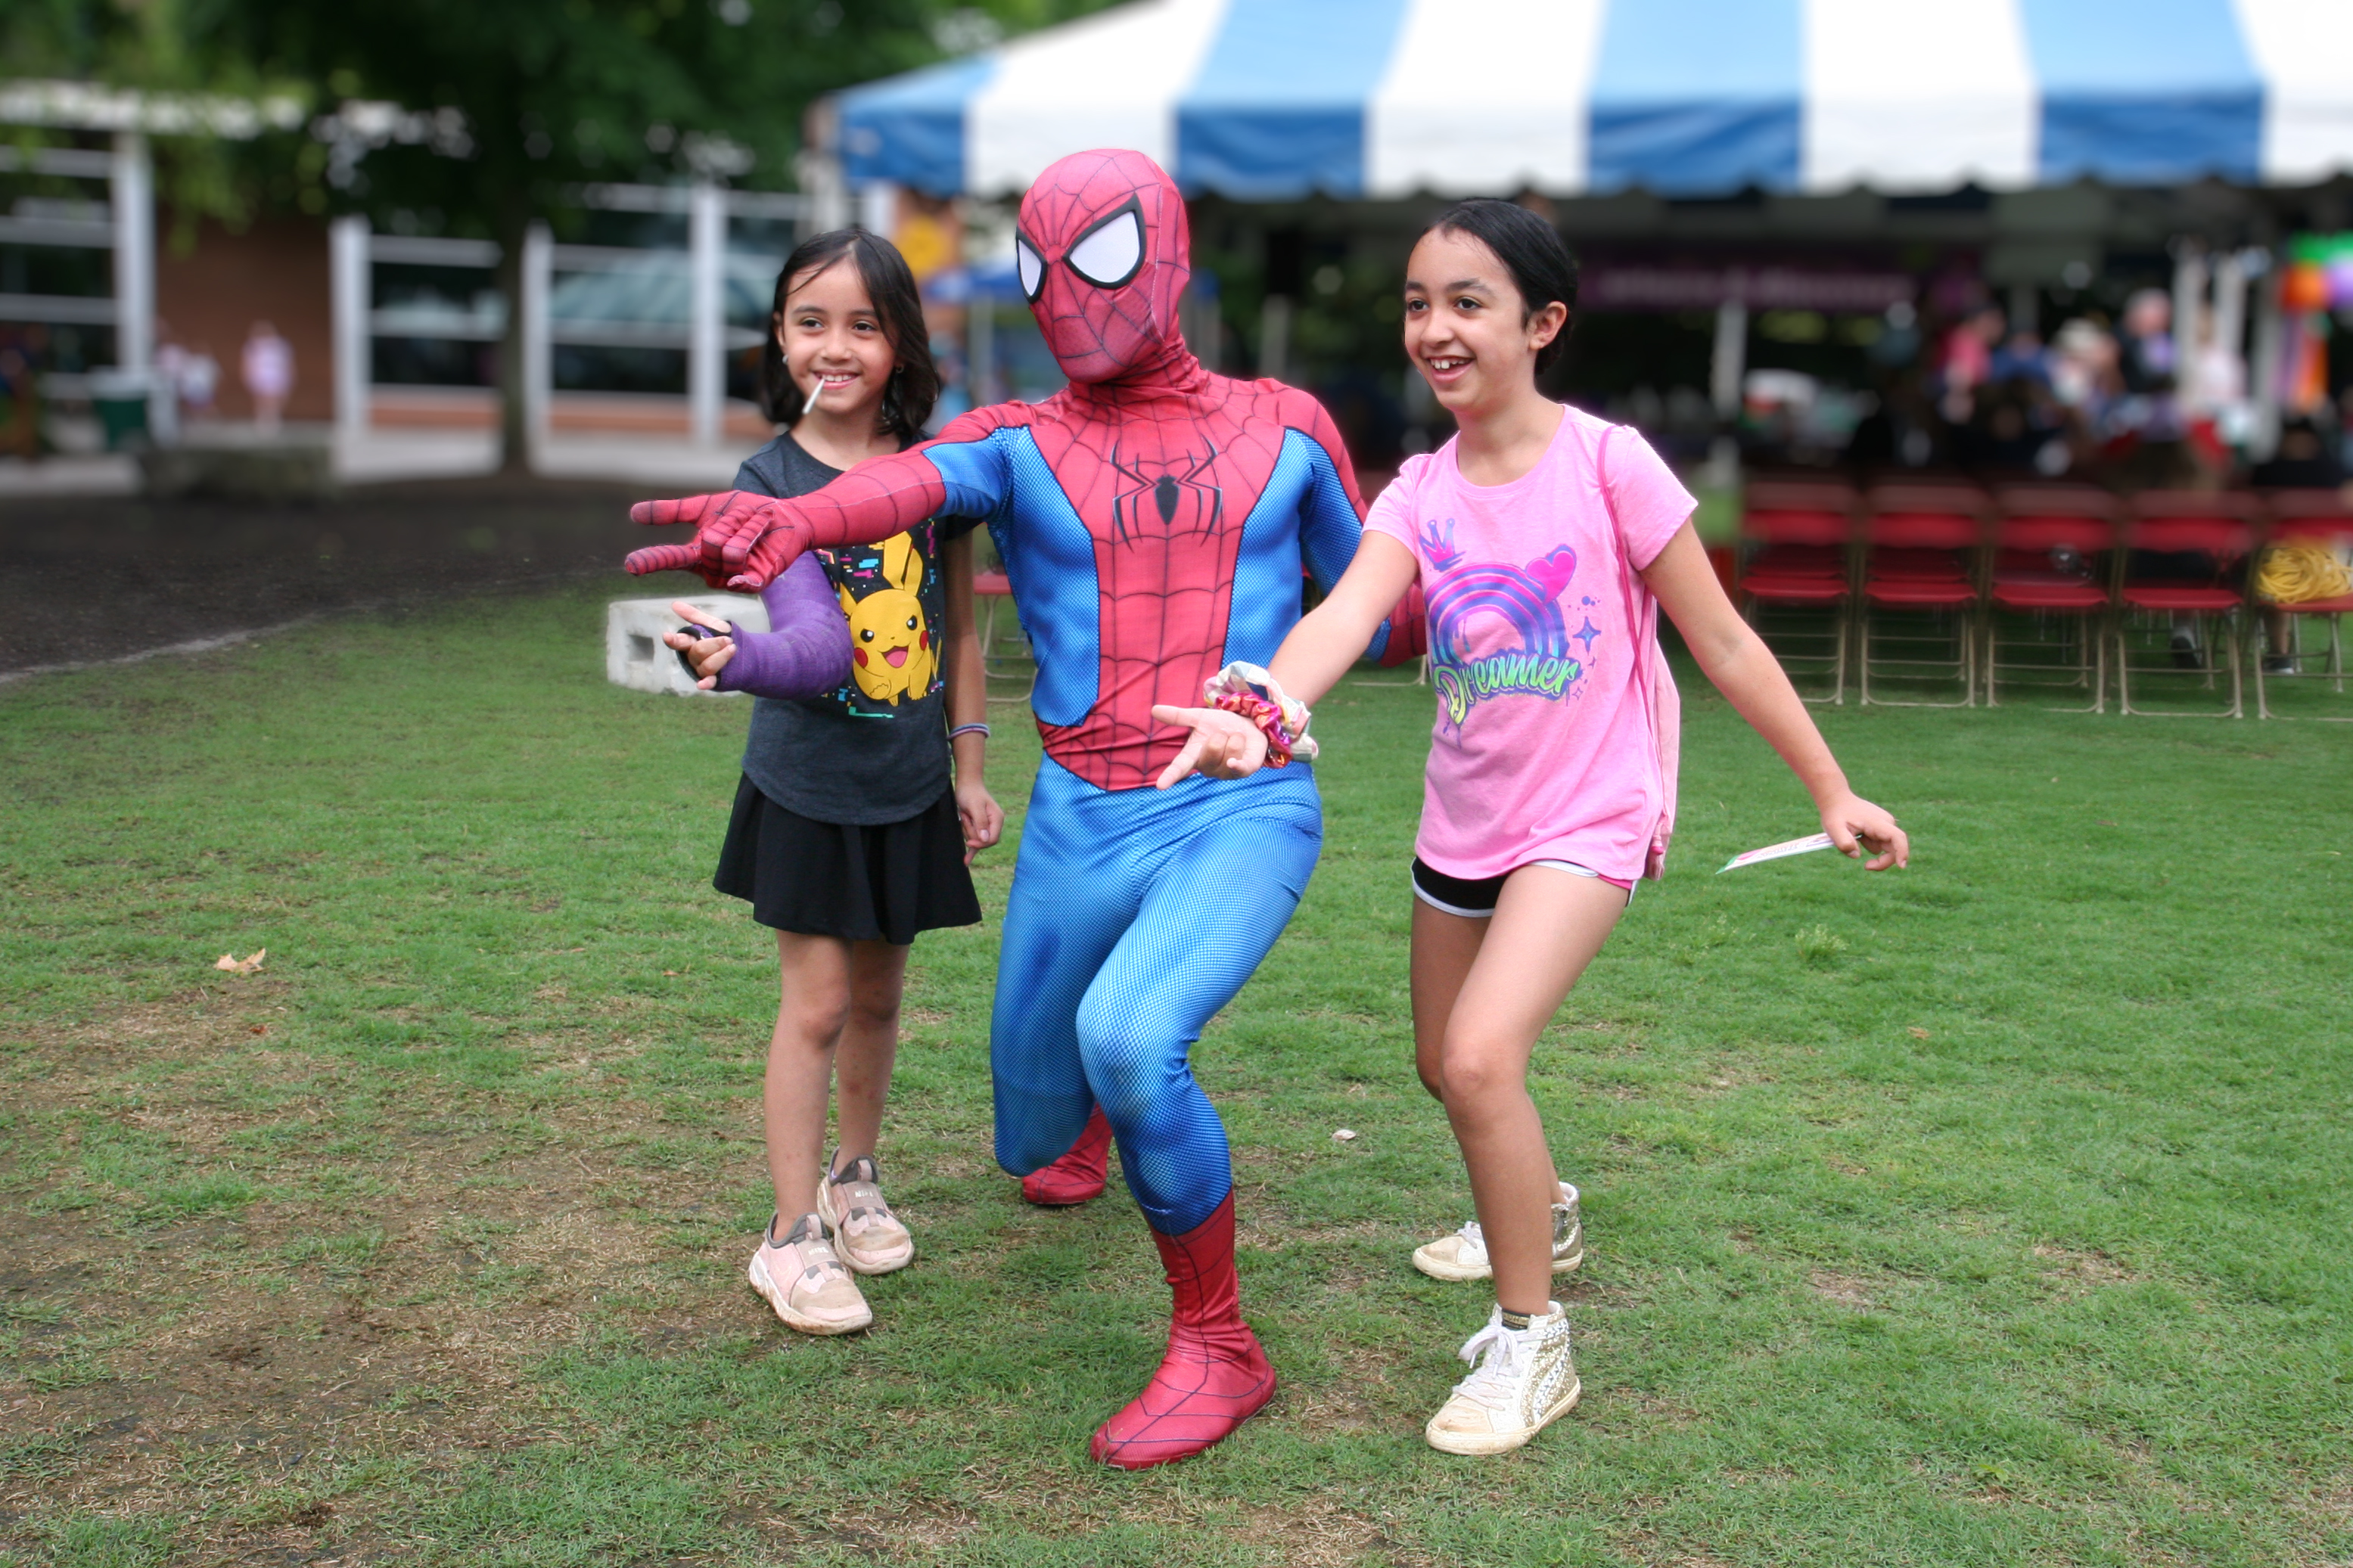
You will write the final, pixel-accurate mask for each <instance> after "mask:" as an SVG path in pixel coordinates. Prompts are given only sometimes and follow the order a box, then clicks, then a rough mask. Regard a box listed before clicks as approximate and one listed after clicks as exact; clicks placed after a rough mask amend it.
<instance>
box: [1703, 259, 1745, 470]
mask: <svg viewBox="0 0 2353 1568" xmlns="http://www.w3.org/2000/svg"><path fill="white" fill-rule="evenodd" d="M1747 369H1748V303H1747V301H1746V300H1725V302H1724V303H1723V304H1721V305H1718V306H1717V307H1716V308H1715V353H1712V354H1711V355H1710V356H1709V363H1708V376H1707V391H1708V401H1709V402H1710V403H1712V404H1714V405H1715V416H1716V420H1717V422H1718V424H1719V426H1721V428H1720V429H1719V431H1718V433H1717V435H1716V437H1715V440H1714V441H1712V442H1710V443H1708V450H1707V482H1708V483H1709V484H1711V485H1714V486H1717V487H1719V488H1723V489H1729V488H1730V487H1731V486H1733V485H1735V484H1737V483H1738V482H1739V479H1740V446H1739V443H1738V442H1737V441H1736V439H1735V438H1734V437H1733V435H1732V426H1733V422H1734V421H1735V420H1736V419H1738V418H1739V417H1740V380H1741V377H1742V376H1743V375H1744V374H1746V371H1747Z"/></svg>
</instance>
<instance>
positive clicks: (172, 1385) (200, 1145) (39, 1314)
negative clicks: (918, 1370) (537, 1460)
mask: <svg viewBox="0 0 2353 1568" xmlns="http://www.w3.org/2000/svg"><path fill="white" fill-rule="evenodd" d="M280 994H281V993H280V991H278V990H277V989H276V988H274V986H273V985H272V984H269V983H267V982H261V981H254V982H245V983H240V984H238V985H237V987H236V989H235V994H233V995H227V996H224V995H223V994H220V993H218V992H216V991H214V990H211V989H209V988H207V989H206V990H204V991H201V992H196V993H192V994H189V995H187V996H185V997H183V998H179V999H176V1000H174V1001H173V1002H170V1003H165V1004H161V1005H155V1006H152V1007H146V1008H141V1009H137V1010H133V1011H131V1012H127V1013H123V1014H119V1015H116V1016H111V1017H110V1018H107V1019H105V1020H104V1021H102V1022H100V1023H96V1024H92V1025H89V1026H79V1027H72V1028H46V1029H39V1030H35V1031H31V1032H29V1033H27V1032H23V1031H20V1032H18V1033H16V1035H15V1037H13V1038H12V1039H11V1040H9V1041H8V1042H7V1051H6V1055H5V1057H0V1072H5V1075H6V1078H7V1080H8V1081H6V1082H5V1085H0V1093H5V1102H6V1105H7V1109H8V1111H9V1121H8V1124H7V1126H8V1131H9V1134H10V1136H9V1137H8V1138H7V1139H5V1140H0V1145H5V1146H7V1147H8V1149H9V1152H8V1155H7V1156H5V1157H0V1548H5V1547H8V1546H16V1547H20V1548H26V1549H32V1548H37V1546H38V1543H39V1541H40V1532H41V1529H42V1523H41V1521H43V1520H44V1519H56V1518H58V1517H61V1516H64V1515H66V1514H69V1513H74V1514H82V1515H90V1514H101V1515H108V1516H114V1517H118V1518H131V1519H140V1518H155V1517H161V1518H165V1519H170V1520H174V1521H191V1527H190V1528H187V1529H184V1530H183V1531H182V1532H181V1533H180V1535H179V1536H178V1538H177V1541H176V1543H175V1544H176V1547H177V1549H178V1551H179V1552H180V1554H181V1557H180V1560H188V1561H201V1562H207V1563H210V1562H222V1563H244V1562H256V1563H259V1562H270V1563H284V1562H289V1561H294V1562H304V1561H311V1560H312V1559H313V1557H314V1556H315V1555H316V1554H318V1553H321V1552H327V1551H330V1550H332V1552H334V1553H335V1554H336V1556H337V1559H338V1561H341V1562H344V1563H360V1562H369V1561H376V1560H379V1559H385V1558H388V1557H392V1556H397V1555H402V1554H405V1552H406V1547H405V1546H404V1545H403V1544H402V1543H401V1542H398V1541H396V1540H395V1539H393V1538H392V1537H391V1536H390V1535H388V1534H386V1533H384V1532H382V1531H377V1530H376V1529H375V1528H374V1526H373V1525H372V1523H371V1520H372V1517H373V1516H374V1515H375V1513H376V1512H377V1511H378V1507H379V1501H378V1499H377V1497H376V1496H375V1495H374V1494H373V1493H372V1491H371V1490H370V1489H368V1488H367V1487H365V1486H361V1487H360V1488H358V1489H354V1490H348V1491H347V1490H344V1489H342V1486H341V1484H340V1483H339V1481H338V1480H337V1478H338V1477H348V1476H350V1475H353V1474H354V1473H360V1474H364V1473H366V1472H367V1470H368V1468H369V1467H375V1468H378V1469H379V1470H380V1469H382V1468H385V1467H392V1468H400V1469H405V1470H406V1471H408V1472H410V1473H413V1472H415V1471H416V1470H417V1468H420V1467H421V1468H424V1469H426V1470H433V1469H442V1468H451V1467H455V1466H458V1465H460V1464H463V1463H464V1462H465V1461H466V1460H467V1459H469V1458H470V1457H474V1456H480V1455H483V1454H488V1453H494V1452H497V1451H500V1450H501V1449H505V1448H509V1447H515V1446H518V1445H520V1444H522V1443H526V1442H531V1441H534V1440H537V1439H538V1438H539V1437H541V1436H544V1433H543V1432H541V1431H540V1430H539V1429H538V1427H539V1425H540V1423H541V1422H543V1419H544V1415H543V1409H542V1407H541V1405H539V1403H538V1400H537V1396H536V1395H535V1394H533V1391H532V1389H531V1388H530V1387H529V1386H528V1378H527V1369H528V1368H529V1366H530V1364H531V1363H533V1362H535V1361H537V1360H539V1359H540V1358H542V1357H543V1356H545V1355H546V1354H548V1353H549V1352H553V1351H555V1350H559V1349H562V1348H565V1347H567V1346H571V1345H575V1344H578V1343H581V1342H583V1341H584V1340H585V1339H586V1337H587V1336H588V1335H589V1333H590V1332H591V1331H592V1329H594V1330H595V1331H602V1332H611V1331H614V1330H616V1329H619V1330H621V1331H627V1332H630V1333H632V1334H634V1335H637V1336H638V1337H641V1338H642V1337H645V1336H649V1335H650V1336H653V1337H655V1338H658V1339H661V1340H663V1341H664V1342H669V1343H676V1342H678V1341H679V1340H681V1338H685V1339H702V1338H706V1337H710V1336H712V1335H716V1334H721V1333H740V1332H742V1331H744V1329H745V1327H746V1326H747V1325H748V1324H749V1323H751V1322H753V1321H756V1320H754V1319H752V1318H747V1317H746V1316H745V1314H744V1312H743V1311H741V1310H738V1309H740V1308H741V1307H742V1303H741V1302H740V1301H738V1300H735V1299H734V1293H733V1292H732V1291H730V1290H728V1289H726V1287H727V1285H728V1284H729V1283H730V1282H731V1281H732V1279H733V1262H734V1261H735V1260H734V1259H733V1257H732V1253H731V1251H730V1247H729V1242H730V1241H732V1240H733V1238H732V1237H727V1238H726V1239H721V1237H722V1236H723V1235H724V1233H725V1231H726V1229H727V1226H726V1221H725V1216H723V1215H707V1216H706V1221H707V1222H706V1223H698V1222H697V1220H696V1218H695V1216H697V1215H702V1214H703V1211H704V1210H705V1209H706V1206H707V1205H709V1200H710V1196H711V1184H710V1182H709V1181H708V1179H707V1178H705V1177H700V1176H698V1175H696V1174H695V1173H691V1172H681V1171H670V1170H665V1169H661V1168H659V1167H658V1166H657V1167H656V1168H646V1167H645V1166H643V1165H641V1164H639V1163H628V1164H624V1163H621V1161H620V1160H619V1159H618V1158H617V1155H618V1154H619V1153H620V1152H623V1150H622V1149H621V1147H620V1143H619V1140H618V1139H617V1136H616V1129H617V1126H623V1127H626V1126H627V1125H628V1123H629V1122H630V1121H633V1120H637V1119H642V1120H643V1121H646V1122H648V1123H650V1122H652V1121H655V1120H656V1119H657V1118H658V1116H659V1112H658V1111H657V1110H655V1109H654V1108H652V1107H649V1106H648V1107H636V1106H632V1105H630V1104H628V1102H627V1101H626V1100H606V1101H604V1102H602V1103H601V1104H598V1105H596V1107H595V1108H594V1109H595V1110H596V1111H597V1112H598V1114H597V1115H596V1119H595V1121H593V1123H592V1122H591V1121H590V1120H589V1119H588V1116H587V1114H586V1110H587V1109H588V1108H587V1107H586V1106H583V1107H579V1108H576V1109H573V1110H566V1109H565V1108H564V1106H563V1105H562V1104H561V1103H558V1104H554V1105H550V1104H549V1103H546V1102H545V1101H544V1100H541V1101H540V1102H537V1103H533V1104H532V1105H531V1106H530V1107H529V1108H528V1110H527V1111H525V1110H520V1109H519V1108H518V1107H516V1106H514V1105H512V1104H510V1103H508V1102H507V1101H506V1100H505V1099H504V1098H503V1097H502V1096H501V1095H500V1094H497V1093H481V1092H470V1091H462V1092H461V1091H457V1090H453V1091H451V1092H450V1093H448V1094H446V1095H427V1096H424V1097H421V1098H422V1099H423V1100H425V1101H426V1103H421V1104H419V1103H414V1102H413V1101H414V1100H416V1099H417V1098H418V1097H411V1099H412V1103H411V1104H410V1105H409V1106H408V1108H407V1110H406V1112H405V1113H398V1114H385V1115H384V1116H382V1117H380V1118H377V1117H374V1116H372V1115H370V1114H364V1113H363V1114H359V1115H354V1114H353V1106H354V1104H364V1102H365V1101H366V1099H367V1096H368V1094H369V1092H370V1089H371V1086H370V1084H369V1083H368V1081H367V1080H368V1079H369V1076H370V1075H369V1073H368V1071H367V1070H366V1069H365V1068H362V1067H360V1066H358V1065H356V1064H351V1063H345V1062H341V1061H338V1060H336V1059H333V1058H312V1057H299V1056H293V1055H281V1054H279V1053H277V1052H276V1051H274V1049H273V1048H272V1045H271V1039H270V1037H269V1035H263V1036H257V1035H255V1034H254V1033H253V1032H252V1030H253V1028H254V1023H253V1022H252V1021H251V1020H254V1019H257V1018H263V1017H267V1016H269V1014H270V1013H271V1011H272V1009H274V1008H275V1007H276V1006H277V1005H278V1002H277V997H278V996H279V995H280ZM665 1219H669V1220H670V1221H671V1222H672V1223H670V1224H665V1223H664V1221H665ZM699 1253H708V1254H709V1256H708V1257H699V1256H698V1254H699Z"/></svg>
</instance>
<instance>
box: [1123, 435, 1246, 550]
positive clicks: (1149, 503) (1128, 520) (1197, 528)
mask: <svg viewBox="0 0 2353 1568" xmlns="http://www.w3.org/2000/svg"><path fill="white" fill-rule="evenodd" d="M1111 466H1112V467H1113V468H1114V469H1116V470H1117V471H1118V473H1119V476H1120V479H1122V480H1123V481H1124V483H1123V485H1122V487H1121V488H1120V489H1119V490H1118V491H1117V493H1115V494H1114V495H1113V497H1112V503H1111V510H1112V537H1113V539H1115V540H1117V541H1118V542H1120V543H1122V544H1124V543H1127V542H1129V541H1131V540H1133V539H1135V538H1138V537H1140V536H1142V535H1143V534H1145V533H1146V532H1151V533H1155V534H1158V535H1160V536H1161V537H1163V538H1174V537H1176V536H1178V535H1181V534H1198V535H1205V536H1206V535H1212V534H1215V533H1216V532H1217V531H1218V530H1219V528H1220V527H1222V526H1223V525H1224V523H1225V521H1226V492H1225V489H1224V487H1223V486H1221V485H1219V484H1218V483H1217V481H1216V477H1215V475H1214V474H1213V473H1212V470H1213V469H1215V468H1217V466H1218V449H1217V448H1216V447H1212V446H1209V445H1208V444H1206V443H1204V445H1203V446H1202V448H1201V450H1200V451H1198V452H1194V451H1190V450H1179V451H1176V452H1168V453H1161V454H1158V455H1156V456H1145V455H1141V454H1137V455H1129V454H1124V453H1123V452H1122V451H1121V450H1120V448H1119V447H1118V446H1116V445H1114V446H1113V447H1112V454H1111ZM1204 474H1211V478H1210V479H1207V480H1205V479H1202V477H1201V476H1202V475H1204ZM1155 517H1156V518H1158V519H1159V523H1158V526H1157V527H1154V526H1153V524H1152V522H1151V521H1150V520H1151V519H1152V518H1155Z"/></svg>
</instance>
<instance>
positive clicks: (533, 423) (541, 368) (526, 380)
mask: <svg viewBox="0 0 2353 1568" xmlns="http://www.w3.org/2000/svg"><path fill="white" fill-rule="evenodd" d="M554 260H555V238H554V236H553V235H551V234H549V233H548V231H547V226H546V225H545V224H543V223H535V224H533V225H532V226H530V227H528V228H526V229H524V230H523V231H522V266H521V268H519V270H520V272H521V274H522V277H521V284H522V289H521V292H522V300H520V301H518V303H519V304H520V305H521V307H522V428H523V440H524V441H525V442H526V443H527V444H528V447H529V459H530V462H531V466H532V467H533V468H541V467H543V463H544V460H545V454H546V448H547V400H548V393H549V390H550V388H551V387H553V386H554V382H555V353H554V346H553V344H554V338H553V336H552V335H551V334H550V332H549V331H548V319H547V297H548V283H549V279H550V275H551V274H552V273H553V272H554Z"/></svg>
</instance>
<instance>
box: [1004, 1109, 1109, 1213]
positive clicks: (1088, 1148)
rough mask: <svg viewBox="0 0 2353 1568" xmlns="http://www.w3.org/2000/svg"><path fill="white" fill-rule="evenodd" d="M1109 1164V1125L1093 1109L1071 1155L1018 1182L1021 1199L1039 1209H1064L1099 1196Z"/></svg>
mask: <svg viewBox="0 0 2353 1568" xmlns="http://www.w3.org/2000/svg"><path fill="white" fill-rule="evenodd" d="M1110 1161H1111V1123H1110V1122H1109V1121H1106V1120H1105V1119H1104V1117H1103V1107H1102V1106H1100V1105H1098V1106H1096V1107H1095V1110H1094V1114H1093V1115H1092V1116H1090V1117H1088V1118H1087V1124H1086V1126H1085V1127H1084V1128H1083V1129H1082V1130H1081V1131H1080V1133H1079V1141H1078V1142H1075V1143H1073V1144H1071V1152H1069V1153H1067V1154H1065V1155H1063V1156H1062V1157H1061V1158H1060V1159H1059V1160H1057V1161H1055V1162H1054V1163H1052V1164H1050V1165H1048V1166H1045V1167H1043V1168H1042V1169H1039V1170H1035V1171H1032V1172H1030V1173H1029V1174H1028V1175H1026V1176H1024V1177H1022V1178H1021V1195H1022V1196H1023V1197H1025V1198H1027V1199H1029V1201H1030V1202H1031V1203H1033V1204H1036V1205H1039V1207H1041V1208H1050V1209H1054V1208H1068V1207H1070V1206H1071V1205H1072V1204H1082V1203H1085V1202H1086V1201H1087V1200H1088V1199H1089V1198H1099V1197H1101V1196H1103V1176H1104V1173H1105V1171H1106V1170H1107V1168H1108V1167H1109V1164H1110Z"/></svg>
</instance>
